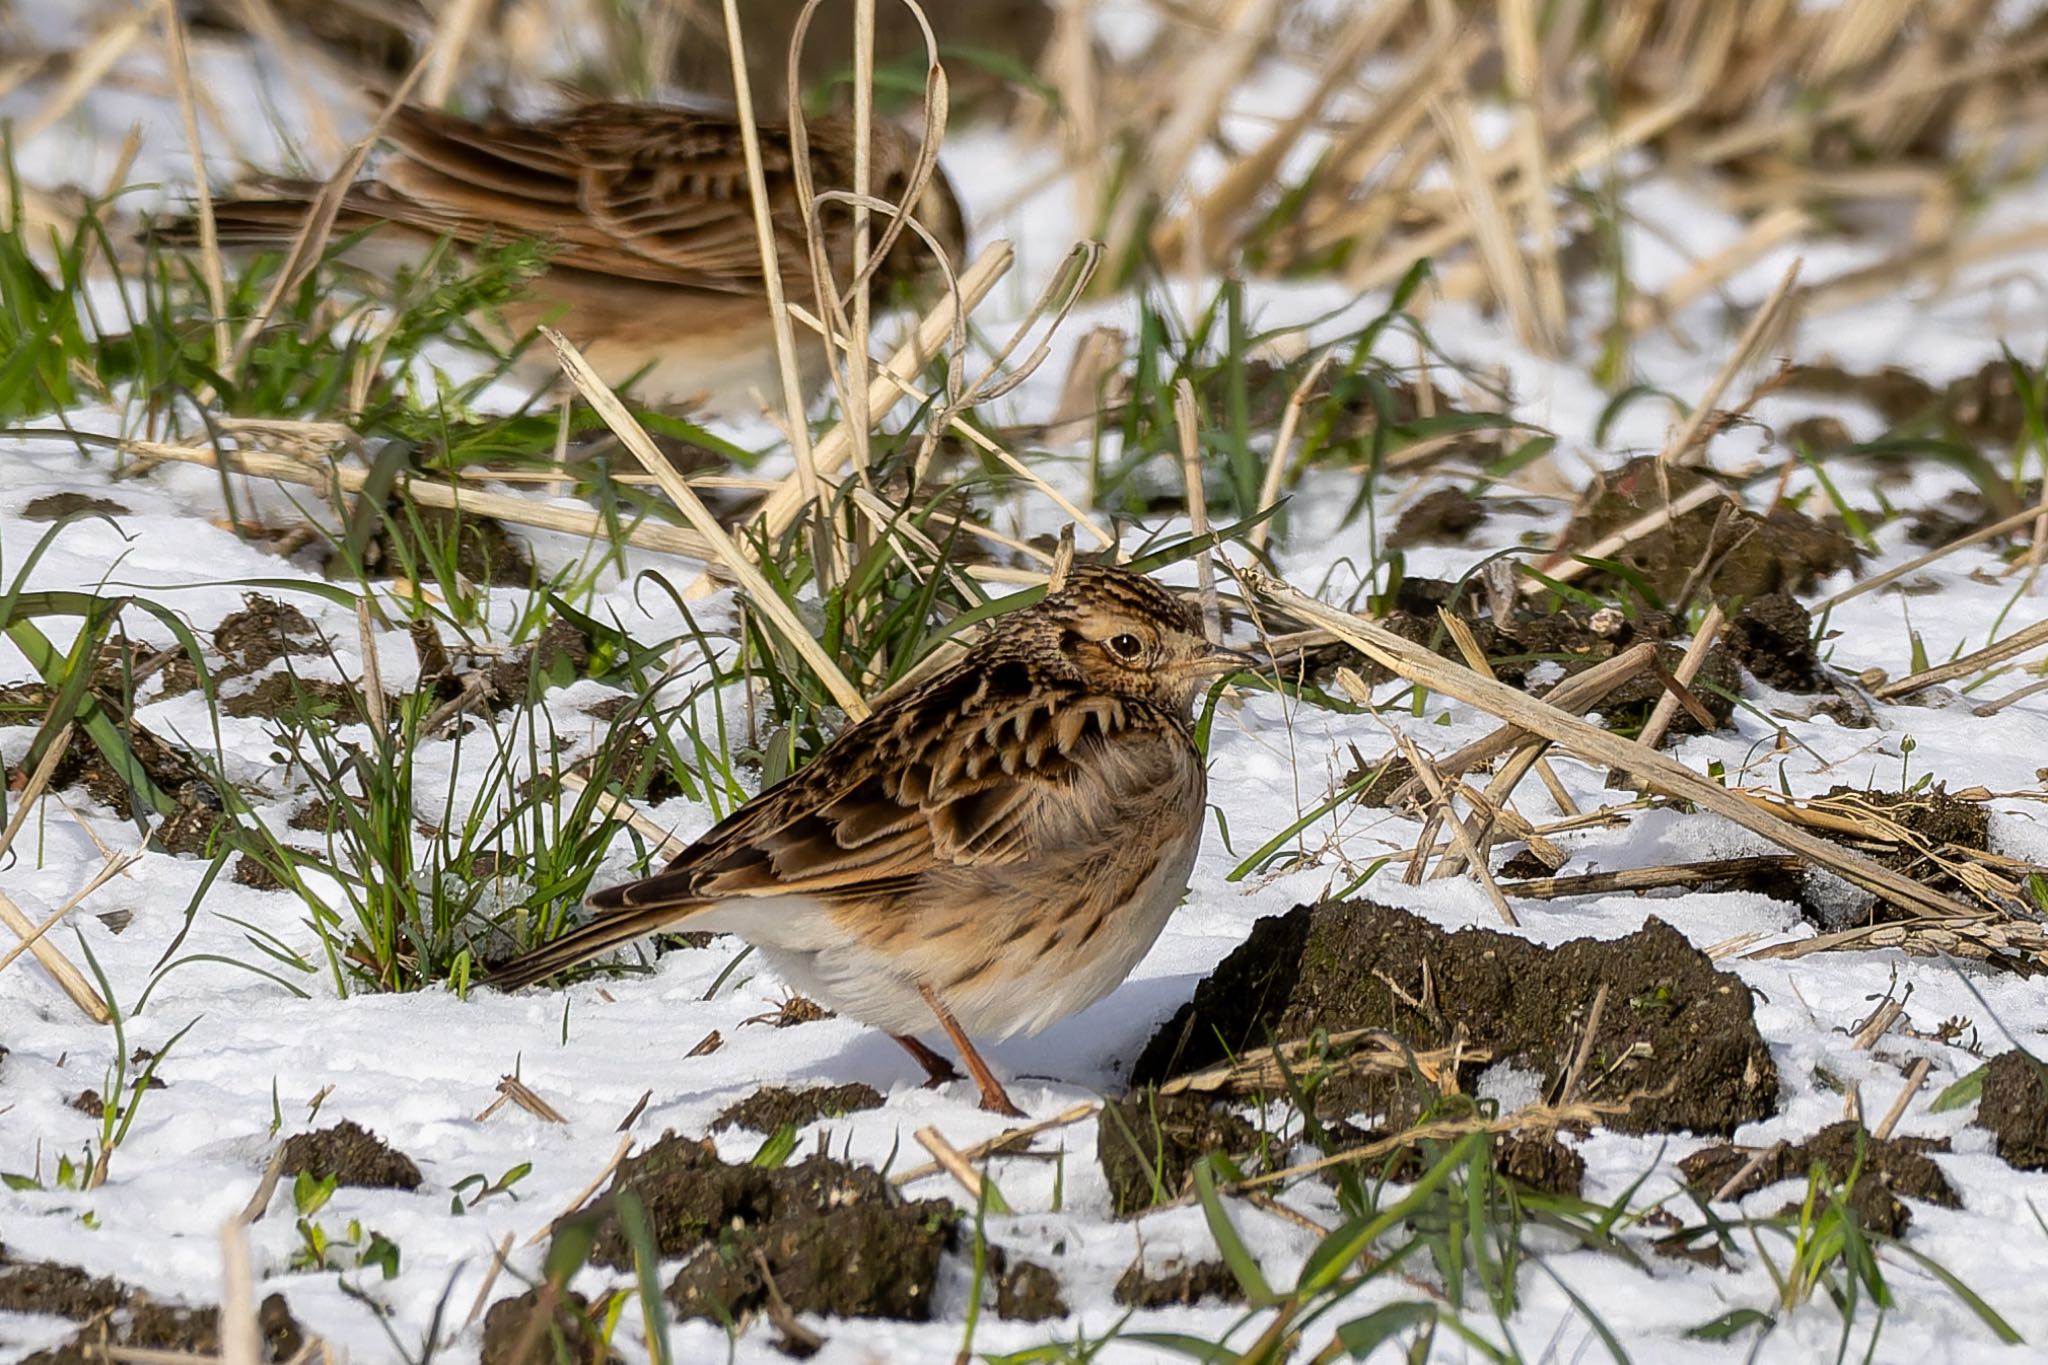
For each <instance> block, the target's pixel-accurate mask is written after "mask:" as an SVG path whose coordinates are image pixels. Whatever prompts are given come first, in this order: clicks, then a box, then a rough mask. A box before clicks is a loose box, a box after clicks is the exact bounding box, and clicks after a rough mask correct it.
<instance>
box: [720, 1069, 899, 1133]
mask: <svg viewBox="0 0 2048 1365" xmlns="http://www.w3.org/2000/svg"><path fill="white" fill-rule="evenodd" d="M881 1107H882V1092H881V1091H879V1090H877V1089H875V1088H874V1087H873V1086H871V1085H862V1084H860V1083H859V1082H858V1081H856V1082H854V1083H852V1084H850V1085H814V1086H811V1087H809V1088H807V1089H804V1090H790V1089H787V1088H785V1087H783V1086H779V1085H764V1086H762V1087H761V1088H760V1089H759V1090H756V1091H755V1092H754V1093H753V1094H751V1095H749V1096H747V1097H746V1098H745V1099H743V1100H741V1101H739V1102H738V1103H736V1104H729V1105H727V1106H726V1107H725V1108H724V1109H723V1110H721V1111H720V1113H719V1115H718V1117H717V1118H715V1119H713V1120H712V1121H711V1131H712V1132H714V1133H718V1132H723V1131H724V1130H725V1129H727V1128H735V1127H737V1128H751V1129H752V1130H753V1131H755V1132H757V1133H772V1132H774V1131H775V1130H776V1129H778V1128H781V1127H783V1126H785V1125H787V1126H788V1127H791V1128H801V1127H803V1126H804V1125H805V1124H807V1123H815V1122H817V1121H818V1120H819V1119H827V1118H839V1117H842V1116H843V1115H846V1114H857V1113H859V1112H860V1111H861V1110H863V1109H880V1108H881Z"/></svg>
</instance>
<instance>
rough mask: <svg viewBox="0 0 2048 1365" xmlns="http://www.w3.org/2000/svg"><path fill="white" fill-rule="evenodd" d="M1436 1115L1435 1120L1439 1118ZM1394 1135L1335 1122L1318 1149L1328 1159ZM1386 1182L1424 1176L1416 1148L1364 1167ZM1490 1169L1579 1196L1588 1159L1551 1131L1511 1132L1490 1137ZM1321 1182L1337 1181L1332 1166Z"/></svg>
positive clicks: (1325, 1127) (1555, 1191)
mask: <svg viewBox="0 0 2048 1365" xmlns="http://www.w3.org/2000/svg"><path fill="white" fill-rule="evenodd" d="M1443 1116H1444V1115H1443V1114H1442V1113H1441V1111H1439V1113H1438V1114H1437V1115H1434V1117H1443ZM1392 1136H1394V1134H1392V1133H1390V1132H1388V1131H1387V1130H1385V1129H1373V1130H1367V1129H1363V1128H1359V1127H1357V1126H1356V1125H1354V1124H1350V1123H1345V1122H1344V1121H1343V1120H1341V1119H1339V1120H1336V1121H1334V1122H1331V1123H1326V1124H1324V1125H1323V1140H1322V1142H1321V1144H1320V1145H1321V1146H1322V1149H1323V1153H1324V1155H1326V1156H1335V1155H1337V1154H1339V1153H1342V1152H1346V1151H1351V1150H1355V1149H1357V1148H1360V1147H1364V1146H1366V1145H1367V1144H1370V1143H1377V1142H1383V1141H1385V1140H1386V1139H1387V1138H1389V1137H1392ZM1368 1169H1370V1170H1371V1171H1373V1172H1377V1173H1383V1174H1384V1177H1385V1178H1386V1179H1389V1180H1417V1179H1420V1178H1421V1177H1422V1176H1423V1175H1425V1174H1427V1172H1428V1170H1429V1163H1428V1162H1427V1161H1425V1160H1424V1159H1423V1155H1422V1153H1421V1151H1420V1150H1418V1149H1417V1148H1415V1147H1412V1146H1409V1147H1402V1148H1400V1149H1398V1150H1396V1151H1394V1152H1392V1153H1389V1154H1388V1155H1386V1156H1383V1157H1380V1158H1378V1159H1377V1160H1376V1161H1374V1162H1373V1163H1371V1164H1370V1166H1369V1167H1368ZM1493 1169H1494V1171H1495V1173H1496V1174H1499V1175H1504V1176H1507V1177H1508V1178H1509V1179H1511V1180H1514V1181H1516V1182H1517V1183H1519V1184H1521V1185H1524V1186H1526V1187H1527V1188H1529V1189H1532V1190H1538V1191H1541V1192H1542V1193H1545V1194H1565V1195H1572V1196H1577V1195H1578V1193H1579V1192H1580V1190H1581V1189H1582V1188H1583V1187H1584V1185H1585V1179H1586V1159H1585V1158H1584V1157H1582V1156H1580V1155H1579V1154H1578V1153H1577V1152H1575V1151H1573V1150H1572V1149H1571V1148H1569V1147H1567V1146H1565V1145H1564V1144H1563V1143H1562V1142H1560V1141H1558V1139H1557V1134H1555V1133H1552V1132H1536V1131H1529V1132H1509V1133H1497V1134H1495V1135H1494V1136H1493ZM1323 1174H1324V1178H1325V1179H1326V1180H1328V1181H1329V1182H1330V1183H1332V1184H1334V1183H1336V1176H1337V1171H1336V1168H1331V1169H1329V1170H1326V1171H1325V1172H1324V1173H1323Z"/></svg>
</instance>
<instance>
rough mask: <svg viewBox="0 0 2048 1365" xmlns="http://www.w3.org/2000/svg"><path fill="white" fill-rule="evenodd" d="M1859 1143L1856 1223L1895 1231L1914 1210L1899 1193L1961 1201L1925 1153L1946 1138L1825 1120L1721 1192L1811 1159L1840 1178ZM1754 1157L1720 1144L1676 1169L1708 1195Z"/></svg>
mask: <svg viewBox="0 0 2048 1365" xmlns="http://www.w3.org/2000/svg"><path fill="white" fill-rule="evenodd" d="M1859 1148H1860V1155H1861V1158H1862V1163H1863V1165H1862V1171H1861V1173H1860V1174H1859V1175H1858V1177H1857V1180H1856V1185H1855V1187H1854V1188H1853V1189H1852V1190H1851V1191H1850V1192H1849V1204H1850V1206H1851V1207H1852V1208H1854V1209H1855V1210H1856V1218H1857V1221H1858V1222H1859V1223H1860V1224H1861V1225H1862V1226H1863V1227H1864V1228H1866V1229H1868V1230H1869V1231H1872V1232H1881V1233H1883V1234H1885V1235H1886V1236H1888V1237H1896V1236H1898V1235H1899V1234H1900V1233H1902V1232H1904V1231H1905V1230H1906V1225H1907V1224H1908V1223H1910V1222H1911V1221H1912V1219H1913V1215H1912V1211H1911V1210H1909V1209H1908V1208H1907V1207H1906V1206H1905V1205H1904V1204H1902V1203H1900V1202H1899V1200H1898V1198H1897V1196H1898V1195H1902V1194H1903V1195H1910V1196H1911V1197H1912V1198H1915V1199H1924V1200H1926V1201H1927V1202H1928V1203H1930V1204H1937V1205H1940V1206H1941V1207H1942V1208H1945V1209H1953V1208H1960V1207H1962V1200H1961V1199H1960V1198H1959V1197H1958V1196H1957V1195H1956V1191H1955V1187H1954V1186H1953V1185H1950V1184H1949V1183H1948V1177H1946V1176H1944V1175H1943V1174H1942V1173H1941V1167H1939V1166H1937V1165H1936V1164H1935V1163H1934V1162H1933V1160H1931V1159H1930V1158H1929V1157H1928V1155H1927V1154H1928V1153H1929V1152H1946V1151H1947V1150H1948V1139H1946V1138H1874V1137H1872V1136H1870V1134H1869V1133H1867V1132H1865V1131H1864V1129H1863V1126H1862V1125H1861V1124H1859V1123H1855V1122H1852V1121H1848V1120H1844V1121H1843V1122H1841V1123H1831V1124H1829V1125H1828V1126H1827V1127H1825V1128H1823V1129H1821V1130H1820V1131H1819V1132H1818V1133H1815V1134H1814V1135H1813V1136H1812V1137H1810V1138H1808V1139H1807V1140H1806V1141H1804V1142H1794V1143H1786V1144H1785V1145H1784V1146H1782V1147H1779V1148H1777V1149H1776V1150H1774V1151H1772V1152H1771V1153H1770V1154H1769V1155H1768V1156H1766V1157H1765V1158H1764V1160H1763V1161H1762V1162H1761V1163H1759V1164H1758V1166H1757V1167H1756V1169H1755V1170H1753V1171H1751V1172H1750V1173H1749V1174H1747V1175H1745V1176H1744V1177H1743V1178H1742V1179H1741V1180H1740V1181H1738V1182H1737V1183H1736V1184H1735V1186H1734V1187H1733V1188H1732V1189H1728V1191H1727V1193H1726V1194H1725V1195H1723V1196H1722V1197H1723V1198H1728V1199H1740V1198H1741V1197H1742V1196H1744V1195H1746V1194H1752V1193H1754V1192H1755V1191H1757V1190H1760V1189H1763V1188H1764V1187H1765V1186H1767V1185H1775V1184H1777V1183H1778V1182H1779V1181H1781V1180H1804V1179H1805V1178H1806V1175H1807V1173H1808V1172H1809V1171H1811V1170H1812V1169H1813V1168H1814V1167H1815V1166H1816V1165H1818V1166H1820V1167H1821V1168H1822V1169H1823V1170H1825V1171H1826V1172H1827V1175H1826V1179H1828V1180H1830V1181H1832V1182H1835V1183H1840V1182H1842V1181H1844V1180H1847V1179H1848V1178H1849V1172H1851V1171H1852V1170H1855V1169H1856V1163H1857V1159H1858V1156H1859ZM1754 1156H1755V1153H1754V1152H1751V1151H1746V1150H1744V1149H1743V1148H1740V1147H1736V1146H1732V1145H1728V1144H1722V1145H1719V1146H1714V1147H1709V1148H1707V1149H1705V1150H1704V1151H1699V1152H1694V1153H1693V1154H1692V1155H1691V1156H1689V1157H1687V1158H1686V1159H1685V1160H1683V1161H1681V1162H1679V1163H1678V1169H1679V1170H1680V1171H1681V1172H1682V1173H1683V1174H1684V1175H1685V1179H1686V1183H1687V1184H1689V1185H1691V1186H1692V1187H1693V1189H1694V1190H1695V1191H1696V1192H1698V1193H1699V1194H1700V1195H1701V1196H1703V1197H1708V1198H1711V1197H1713V1196H1714V1195H1716V1194H1720V1193H1721V1191H1722V1190H1723V1188H1724V1187H1726V1186H1727V1184H1728V1182H1729V1181H1730V1180H1731V1179H1733V1178H1734V1177H1735V1175H1736V1174H1737V1173H1738V1172H1740V1171H1741V1170H1742V1169H1743V1167H1744V1166H1746V1165H1748V1163H1749V1162H1750V1160H1751V1159H1752V1158H1753V1157H1754Z"/></svg>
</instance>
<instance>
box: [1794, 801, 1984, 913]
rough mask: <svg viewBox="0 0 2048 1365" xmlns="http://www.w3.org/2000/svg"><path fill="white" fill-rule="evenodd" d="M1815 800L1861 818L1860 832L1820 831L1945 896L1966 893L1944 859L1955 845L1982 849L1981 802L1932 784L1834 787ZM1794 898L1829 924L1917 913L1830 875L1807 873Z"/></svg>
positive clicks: (1950, 858)
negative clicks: (1890, 788) (1896, 788)
mask: <svg viewBox="0 0 2048 1365" xmlns="http://www.w3.org/2000/svg"><path fill="white" fill-rule="evenodd" d="M1816 804H1824V805H1825V806H1826V808H1827V809H1829V810H1831V811H1832V812H1834V813H1835V814H1837V815H1840V816H1842V817H1844V818H1845V819H1849V820H1854V821H1859V822H1862V823H1864V824H1865V825H1866V829H1865V830H1863V831H1850V830H1845V829H1825V828H1824V829H1821V830H1819V831H1818V832H1819V833H1820V834H1822V835H1824V836H1825V837H1827V838H1829V839H1832V840H1834V841H1835V842H1836V843H1838V844H1841V845H1843V846H1844V847H1846V848H1851V849H1854V850H1856V851H1857V852H1859V853H1862V854H1865V855H1867V856H1868V857H1870V858H1872V859H1874V860H1875V861H1877V862H1879V863H1881V864H1883V865H1884V866H1885V867H1888V868H1890V869H1891V870H1892V871H1894V872H1896V873H1898V874H1899V875H1901V876H1903V877H1910V878H1912V879H1913V880H1914V881H1917V882H1919V883H1921V884H1922V885H1924V886H1928V887H1931V888H1932V889H1934V890H1936V891H1939V892H1942V893H1943V894H1945V895H1952V896H1957V897H1959V898H1960V899H1963V900H1970V899H1972V896H1971V893H1970V890H1969V888H1968V886H1966V885H1965V884H1964V883H1963V882H1962V881H1961V880H1960V879H1959V878H1958V877H1957V876H1956V875H1955V873H1954V872H1953V871H1952V870H1951V869H1950V867H1949V866H1948V864H1949V863H1952V862H1957V861H1961V859H1962V856H1963V855H1962V853H1961V851H1962V850H1976V851H1978V852H1984V851H1987V850H1988V849H1989V847H1990V838H1991V817H1990V815H1989V814H1988V812H1986V810H1985V808H1984V805H1983V803H1981V802H1977V801H1962V800H1958V799H1957V798H1955V797H1953V796H1950V795H1949V794H1948V791H1947V788H1946V787H1945V786H1944V785H1943V784H1939V783H1937V784H1935V785H1933V786H1930V787H1924V788H1921V789H1919V790H1917V791H1905V792H1882V791H1863V790H1860V789H1858V788H1855V787H1846V786H1836V787H1831V788H1829V789H1828V791H1827V792H1826V793H1825V794H1824V795H1822V796H1821V797H1819V798H1817V799H1816ZM1887 822H1888V823H1889V824H1892V825H1897V826H1899V827H1901V828H1902V829H1903V830H1904V831H1905V833H1904V835H1903V836H1901V835H1897V834H1895V833H1893V832H1891V831H1889V830H1887V829H1886V828H1885V827H1884V826H1885V823H1887ZM1802 903H1803V905H1804V907H1805V910H1806V914H1807V917H1808V918H1809V919H1811V920H1813V922H1814V923H1816V924H1818V925H1819V926H1820V927H1821V928H1823V929H1829V930H1838V929H1847V928H1850V927H1853V926H1856V925H1861V924H1870V923H1890V922H1898V923H1912V922H1917V920H1918V916H1916V915H1913V914H1912V913H1910V912H1908V911H1906V910H1903V909H1901V908H1899V907H1898V906H1896V905H1894V904H1892V903H1891V902H1890V901H1885V900H1880V899H1878V898H1877V897H1875V896H1873V895H1871V894H1870V893H1869V892H1866V891H1861V890H1857V889H1855V888H1852V887H1849V886H1848V885H1847V884H1845V883H1842V882H1840V881H1837V880H1835V879H1834V878H1832V877H1830V878H1826V879H1822V880H1818V881H1817V880H1816V879H1814V878H1811V877H1809V878H1808V880H1807V888H1806V895H1805V896H1804V897H1803V898H1802Z"/></svg>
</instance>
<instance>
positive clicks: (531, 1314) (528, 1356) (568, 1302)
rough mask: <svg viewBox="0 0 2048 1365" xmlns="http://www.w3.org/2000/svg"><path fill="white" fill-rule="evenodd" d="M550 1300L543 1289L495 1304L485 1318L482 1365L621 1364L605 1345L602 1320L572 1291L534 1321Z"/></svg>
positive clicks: (585, 1300)
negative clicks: (551, 1311)
mask: <svg viewBox="0 0 2048 1365" xmlns="http://www.w3.org/2000/svg"><path fill="white" fill-rule="evenodd" d="M547 1296H548V1291H547V1290H546V1289H545V1288H541V1289H529V1290H527V1291H526V1292H525V1293H524V1294H520V1295H517V1296H515V1297H513V1298H509V1299H500V1300H498V1301H497V1302H496V1303H494V1304H492V1305H491V1311H490V1312H488V1313H486V1314H484V1342H483V1365H563V1363H564V1362H566V1365H607V1362H610V1361H615V1360H617V1359H619V1356H618V1354H617V1352H615V1351H612V1350H611V1349H609V1348H608V1347H607V1346H606V1345H605V1341H604V1324H603V1323H602V1322H600V1321H599V1320H598V1318H599V1316H601V1315H599V1314H596V1313H594V1312H593V1310H592V1308H591V1306H590V1301H589V1300H588V1299H586V1298H584V1297H583V1296H582V1295H581V1294H578V1293H577V1292H576V1291H574V1290H573V1289H572V1290H570V1291H568V1292H567V1293H565V1294H562V1295H560V1296H559V1298H557V1299H556V1301H555V1303H554V1312H553V1313H552V1314H551V1315H549V1316H548V1317H545V1318H542V1320H541V1321H539V1322H536V1321H535V1319H536V1318H541V1315H542V1313H543V1311H544V1310H543V1309H542V1306H541V1304H542V1300H543V1299H544V1298H545V1297H547ZM522 1347H523V1348H524V1349H521V1348H522Z"/></svg>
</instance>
